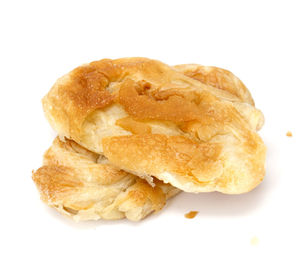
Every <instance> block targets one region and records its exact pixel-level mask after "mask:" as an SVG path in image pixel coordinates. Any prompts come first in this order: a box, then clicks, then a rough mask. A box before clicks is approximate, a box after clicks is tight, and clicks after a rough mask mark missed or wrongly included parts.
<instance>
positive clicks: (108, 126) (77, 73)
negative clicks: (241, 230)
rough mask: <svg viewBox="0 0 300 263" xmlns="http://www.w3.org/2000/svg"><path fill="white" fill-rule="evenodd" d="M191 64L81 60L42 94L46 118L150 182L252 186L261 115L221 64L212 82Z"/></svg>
mask: <svg viewBox="0 0 300 263" xmlns="http://www.w3.org/2000/svg"><path fill="white" fill-rule="evenodd" d="M192 67H194V66H193V65H189V66H188V65H186V66H177V67H176V66H175V67H170V66H168V65H166V64H163V63H161V62H159V61H156V60H150V59H146V58H124V59H117V60H109V59H105V60H100V61H95V62H92V63H90V64H86V65H83V66H81V67H78V68H76V69H74V70H73V71H71V72H70V73H68V74H67V75H65V76H63V77H62V78H60V79H59V80H58V81H57V82H56V83H55V84H54V86H53V87H52V89H51V90H50V92H49V93H48V94H47V95H46V96H45V97H44V99H43V106H44V110H45V113H46V117H47V118H48V120H49V122H50V124H51V125H52V127H53V128H54V129H55V130H56V131H57V132H58V134H59V135H60V136H65V137H67V138H69V139H72V140H74V141H76V142H77V143H78V144H80V145H82V146H84V147H86V148H87V149H89V150H90V151H93V152H96V153H98V154H103V155H104V156H105V157H106V158H108V160H109V162H110V163H111V164H113V165H115V166H116V167H119V168H120V169H122V170H125V171H127V172H130V173H133V174H135V175H138V176H140V177H142V178H147V180H148V181H149V182H152V181H153V180H155V179H153V178H156V179H159V180H161V181H163V182H165V183H170V184H171V185H173V186H174V187H176V188H178V189H181V190H183V191H186V192H194V193H197V192H211V191H219V192H223V193H228V194H239V193H244V192H248V191H250V190H252V189H253V188H254V187H255V186H257V185H258V184H259V183H260V182H261V181H262V179H263V177H264V174H265V169H264V164H265V152H266V149H265V145H264V143H263V141H262V140H261V138H260V137H259V135H258V134H257V132H256V131H257V130H259V129H260V128H261V126H262V124H263V115H262V113H261V112H260V111H259V110H257V109H256V108H255V107H254V103H253V100H252V97H251V95H250V93H249V92H248V90H247V89H246V88H245V86H244V85H241V83H240V82H238V81H236V79H235V78H236V77H235V76H234V75H233V74H231V73H230V74H229V73H228V72H226V71H224V70H223V71H222V70H221V71H219V72H218V74H221V75H222V74H223V75H226V81H222V78H221V82H220V81H219V80H218V78H215V81H214V78H213V75H214V74H209V73H208V74H206V73H205V70H204V73H203V72H201V70H200V69H199V68H197V66H195V68H192ZM191 72H193V73H191ZM195 72H196V73H197V74H196V73H195ZM199 74H200V75H199ZM201 74H202V75H203V76H204V75H205V74H206V77H202V75H201ZM207 75H208V76H207ZM199 76H200V77H199ZM222 83H223V84H222ZM232 83H235V85H232ZM153 183H155V182H153Z"/></svg>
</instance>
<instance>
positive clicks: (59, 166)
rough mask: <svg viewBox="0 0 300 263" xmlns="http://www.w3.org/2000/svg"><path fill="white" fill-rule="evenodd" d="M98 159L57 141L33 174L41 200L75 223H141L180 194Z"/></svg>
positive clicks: (81, 148)
mask: <svg viewBox="0 0 300 263" xmlns="http://www.w3.org/2000/svg"><path fill="white" fill-rule="evenodd" d="M98 159H99V155H97V154H95V153H92V152H89V151H88V150H86V149H84V148H83V147H81V146H80V145H78V144H76V143H75V142H73V141H70V140H66V142H61V141H60V140H59V139H58V138H56V139H55V140H54V142H53V145H52V146H51V147H50V149H49V150H48V151H47V152H46V153H45V155H44V166H42V167H41V168H39V169H38V170H37V171H35V172H34V173H33V180H34V182H35V183H36V185H37V187H38V189H39V191H40V193H41V198H42V200H43V201H44V202H46V203H47V204H49V205H50V206H53V207H55V208H56V209H57V210H58V211H60V212H61V213H63V214H67V215H69V216H71V217H73V218H74V219H75V220H88V219H99V218H104V219H119V218H123V217H125V216H126V217H127V218H129V219H131V220H140V219H142V218H143V217H145V216H146V215H148V214H149V213H151V212H152V211H159V210H160V209H162V208H163V206H164V205H165V202H166V199H167V198H169V197H171V196H173V195H174V194H176V193H178V192H179V191H178V190H176V189H175V188H174V187H172V186H170V185H167V184H163V183H161V182H159V181H158V180H156V181H155V187H152V186H150V185H149V184H148V183H147V182H146V181H144V180H142V179H140V178H138V177H136V176H134V175H132V174H129V173H126V172H124V171H122V170H120V169H118V168H116V167H114V166H112V165H110V164H108V163H104V164H101V163H97V160H98Z"/></svg>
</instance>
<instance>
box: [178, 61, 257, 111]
mask: <svg viewBox="0 0 300 263" xmlns="http://www.w3.org/2000/svg"><path fill="white" fill-rule="evenodd" d="M174 67H175V68H176V69H177V70H179V71H180V72H182V73H183V74H185V75H186V76H189V77H191V78H194V79H197V80H199V81H201V82H202V83H204V84H206V85H209V86H213V87H215V88H217V89H222V90H226V91H228V92H229V93H231V94H233V95H235V96H237V97H238V98H240V99H241V100H242V101H243V102H246V103H249V104H251V105H253V106H254V100H253V98H252V96H251V94H250V92H249V90H248V89H247V88H246V86H245V85H244V83H243V82H242V81H241V80H240V79H239V78H237V77H236V76H235V75H234V74H232V73H231V72H230V71H228V70H226V69H222V68H217V67H208V66H202V65H197V64H183V65H176V66H174Z"/></svg>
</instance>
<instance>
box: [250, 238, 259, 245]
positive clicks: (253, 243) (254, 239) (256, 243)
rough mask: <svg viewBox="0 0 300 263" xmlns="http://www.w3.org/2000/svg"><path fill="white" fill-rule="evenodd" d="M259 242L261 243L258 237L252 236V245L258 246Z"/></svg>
mask: <svg viewBox="0 0 300 263" xmlns="http://www.w3.org/2000/svg"><path fill="white" fill-rule="evenodd" d="M258 243H259V239H258V237H252V238H251V245H252V246H257V245H258Z"/></svg>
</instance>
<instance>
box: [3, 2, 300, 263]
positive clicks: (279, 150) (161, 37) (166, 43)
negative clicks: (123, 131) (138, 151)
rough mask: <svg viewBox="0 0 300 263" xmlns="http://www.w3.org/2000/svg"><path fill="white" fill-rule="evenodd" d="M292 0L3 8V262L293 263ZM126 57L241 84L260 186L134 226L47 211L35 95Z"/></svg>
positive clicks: (175, 205)
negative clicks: (253, 111)
mask: <svg viewBox="0 0 300 263" xmlns="http://www.w3.org/2000/svg"><path fill="white" fill-rule="evenodd" d="M298 3H299V1H188V0H185V1H162V0H161V1H154V0H151V1H130V0H126V1H118V2H117V1H29V0H27V1H1V2H0V27H1V31H0V34H1V35H0V37H1V40H0V47H1V48H0V74H1V75H0V76H1V77H0V107H1V109H0V110H1V111H0V112H1V124H0V125H1V129H0V132H1V137H0V138H1V168H2V169H1V190H0V195H1V198H0V200H1V217H0V218H1V219H0V220H1V225H0V227H1V229H0V230H1V232H0V239H1V242H2V244H1V246H0V247H1V249H0V262H120V261H122V262H127V261H130V262H205V263H207V262H274V261H275V260H278V262H300V253H299V249H300V227H299V226H300V224H299V223H300V216H299V208H300V206H299V201H300V194H299V189H300V172H299V163H300V158H299V156H300V153H299V149H300V143H299V135H300V124H299V122H300V120H299V113H300V102H299V90H300V82H299V76H300V64H299V61H300V51H299V50H300V37H299V36H300V15H299V13H300V8H299V6H298ZM126 56H145V57H149V58H155V59H159V60H161V61H163V62H165V63H167V64H170V65H174V64H180V63H198V64H203V65H215V66H219V67H223V68H227V69H229V70H231V71H232V72H233V73H235V74H236V75H237V76H238V77H239V78H241V79H242V81H243V82H244V83H245V84H246V85H247V87H248V88H249V89H250V91H251V93H252V95H253V97H254V99H255V101H256V105H257V107H258V108H260V109H261V110H262V111H263V112H264V114H265V118H266V122H265V126H264V128H263V129H262V131H261V132H260V134H261V136H262V137H263V139H264V141H265V143H266V145H267V147H268V155H267V163H266V171H267V173H266V177H265V180H264V181H263V183H262V184H261V185H260V186H259V187H257V188H256V189H255V190H253V191H252V192H250V193H248V194H243V195H237V196H229V195H224V194H219V193H209V194H198V195H194V194H180V195H179V196H177V197H175V198H174V199H172V200H171V201H170V202H169V203H168V205H167V206H166V207H165V209H164V210H162V211H161V212H160V213H159V214H156V215H152V216H150V217H148V218H147V219H145V220H143V221H141V222H139V223H132V222H129V221H127V220H120V221H113V222H112V221H97V222H85V223H75V222H73V221H71V220H70V219H68V218H64V217H63V216H61V215H60V214H58V213H57V212H56V211H54V210H52V209H50V208H48V207H46V206H45V205H44V204H43V203H42V202H41V201H40V200H39V194H38V192H37V190H36V188H35V185H34V184H33V182H32V180H31V171H32V169H37V168H38V167H39V166H40V165H41V162H42V154H43V152H44V151H45V150H46V149H47V148H48V147H49V146H50V144H51V141H52V139H53V138H54V136H55V133H54V131H52V130H51V128H50V126H49V125H48V123H47V121H46V120H45V118H44V115H43V111H42V107H41V98H42V97H43V96H44V95H45V94H46V93H47V92H48V90H49V89H50V87H51V86H52V84H53V83H54V82H55V80H56V79H57V78H58V77H59V76H61V75H63V74H65V73H67V72H68V71H69V70H71V69H73V68H74V67H76V66H78V65H80V64H82V63H85V62H90V61H93V60H98V59H102V58H119V57H126ZM289 130H290V131H292V133H293V137H292V138H288V137H286V135H285V134H286V132H287V131H289ZM190 210H197V211H199V214H198V216H197V217H196V218H194V219H191V220H189V219H186V218H185V217H184V214H185V213H186V212H189V211H190ZM253 237H256V238H257V239H258V244H256V245H252V244H251V239H252V238H253Z"/></svg>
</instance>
